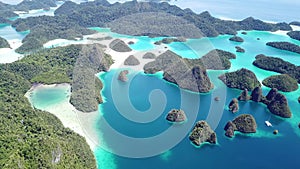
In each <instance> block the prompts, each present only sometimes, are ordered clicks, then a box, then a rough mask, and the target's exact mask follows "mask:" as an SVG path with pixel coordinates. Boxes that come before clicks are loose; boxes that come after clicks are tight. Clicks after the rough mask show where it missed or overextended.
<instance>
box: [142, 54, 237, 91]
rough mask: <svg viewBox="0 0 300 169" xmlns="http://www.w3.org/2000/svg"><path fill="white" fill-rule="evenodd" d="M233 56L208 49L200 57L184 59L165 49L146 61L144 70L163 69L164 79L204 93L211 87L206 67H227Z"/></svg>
mask: <svg viewBox="0 0 300 169" xmlns="http://www.w3.org/2000/svg"><path fill="white" fill-rule="evenodd" d="M235 57H236V56H235V55H234V54H232V53H230V52H226V51H223V50H219V49H215V50H212V51H210V52H209V53H207V54H206V55H204V56H203V57H202V58H201V59H186V58H182V57H180V56H179V55H177V54H176V53H174V52H172V51H166V52H165V53H163V54H161V55H159V56H158V57H156V58H155V60H154V61H152V62H149V63H147V64H146V65H145V66H144V72H145V73H148V74H154V73H156V72H158V71H163V72H164V75H163V76H164V79H165V80H167V81H169V82H171V83H175V84H177V85H178V86H179V87H180V88H183V89H187V90H191V91H194V92H200V93H205V92H209V91H210V90H211V89H212V88H213V84H212V83H211V81H210V79H209V77H208V75H207V72H206V69H214V70H224V69H229V68H230V66H231V63H230V61H229V59H234V58H235ZM173 67H176V69H173ZM170 68H172V69H170Z"/></svg>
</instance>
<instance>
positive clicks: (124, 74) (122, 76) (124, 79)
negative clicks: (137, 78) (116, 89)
mask: <svg viewBox="0 0 300 169" xmlns="http://www.w3.org/2000/svg"><path fill="white" fill-rule="evenodd" d="M128 73H129V71H128V70H122V71H121V72H120V73H119V76H118V80H120V81H121V82H127V81H128V77H127V75H128Z"/></svg>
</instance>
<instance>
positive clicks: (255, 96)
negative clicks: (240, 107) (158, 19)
mask: <svg viewBox="0 0 300 169" xmlns="http://www.w3.org/2000/svg"><path fill="white" fill-rule="evenodd" d="M262 99H263V95H262V89H261V87H256V88H255V89H254V90H253V91H252V93H251V100H252V101H255V102H260V101H262Z"/></svg>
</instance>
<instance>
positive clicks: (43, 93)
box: [30, 86, 70, 110]
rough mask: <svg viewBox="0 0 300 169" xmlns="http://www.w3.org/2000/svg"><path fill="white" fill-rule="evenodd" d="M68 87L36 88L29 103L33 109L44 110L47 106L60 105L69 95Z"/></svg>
mask: <svg viewBox="0 0 300 169" xmlns="http://www.w3.org/2000/svg"><path fill="white" fill-rule="evenodd" d="M69 92H70V91H69V87H68V86H59V87H56V88H53V87H50V88H49V87H46V88H45V87H38V88H37V89H35V90H34V92H33V93H32V94H31V95H30V102H31V103H32V104H33V106H34V107H35V108H38V109H42V110H43V109H45V108H46V107H48V106H53V105H55V104H57V103H60V102H62V101H64V100H66V98H67V97H68V95H69V94H70V93H69Z"/></svg>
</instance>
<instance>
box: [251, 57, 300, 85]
mask: <svg viewBox="0 0 300 169" xmlns="http://www.w3.org/2000/svg"><path fill="white" fill-rule="evenodd" d="M253 65H254V66H257V67H259V68H261V69H264V70H269V71H274V72H278V73H282V74H288V75H290V76H291V77H293V78H295V79H296V80H297V81H298V83H300V67H299V66H296V65H294V64H292V63H290V62H287V61H284V60H283V59H281V58H277V57H271V56H266V55H263V54H260V55H257V56H256V57H255V61H254V62H253Z"/></svg>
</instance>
